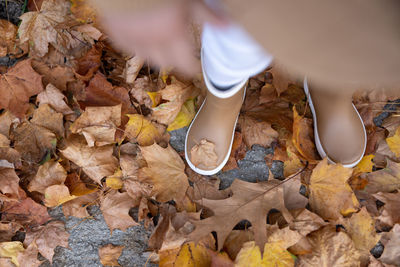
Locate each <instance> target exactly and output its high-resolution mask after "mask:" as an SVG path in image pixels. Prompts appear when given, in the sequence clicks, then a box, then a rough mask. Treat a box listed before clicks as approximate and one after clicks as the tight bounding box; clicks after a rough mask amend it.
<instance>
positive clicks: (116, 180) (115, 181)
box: [106, 169, 124, 190]
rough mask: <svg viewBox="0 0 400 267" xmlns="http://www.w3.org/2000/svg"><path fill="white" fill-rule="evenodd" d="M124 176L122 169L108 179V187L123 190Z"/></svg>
mask: <svg viewBox="0 0 400 267" xmlns="http://www.w3.org/2000/svg"><path fill="white" fill-rule="evenodd" d="M122 176H123V175H122V171H121V169H118V170H117V171H116V172H115V173H114V174H113V175H111V176H108V177H107V178H106V185H107V186H108V187H111V188H112V189H116V190H118V189H121V188H122V186H123V184H124V183H123V182H122V180H121V177H122Z"/></svg>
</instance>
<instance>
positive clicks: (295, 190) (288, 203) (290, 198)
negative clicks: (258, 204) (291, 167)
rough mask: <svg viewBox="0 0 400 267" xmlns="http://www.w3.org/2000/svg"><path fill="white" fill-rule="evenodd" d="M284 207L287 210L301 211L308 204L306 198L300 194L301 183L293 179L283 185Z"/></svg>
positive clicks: (295, 178) (297, 179) (298, 179)
mask: <svg viewBox="0 0 400 267" xmlns="http://www.w3.org/2000/svg"><path fill="white" fill-rule="evenodd" d="M282 186H283V194H284V201H285V207H286V208H287V209H288V210H293V209H302V208H305V207H306V205H307V204H308V198H306V197H305V196H303V195H301V194H300V187H301V181H300V178H299V177H294V178H292V179H290V180H289V181H287V182H285V183H284V184H283V185H282Z"/></svg>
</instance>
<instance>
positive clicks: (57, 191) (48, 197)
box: [44, 185, 76, 208]
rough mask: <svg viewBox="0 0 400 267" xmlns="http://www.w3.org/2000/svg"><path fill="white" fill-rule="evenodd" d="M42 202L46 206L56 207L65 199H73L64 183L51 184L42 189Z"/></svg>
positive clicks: (65, 200)
mask: <svg viewBox="0 0 400 267" xmlns="http://www.w3.org/2000/svg"><path fill="white" fill-rule="evenodd" d="M44 197H45V198H44V204H45V205H46V207H50V208H52V207H57V206H59V205H61V204H63V203H65V202H67V201H70V200H72V199H75V198H76V196H73V195H72V196H71V195H70V193H69V190H68V187H66V186H65V185H51V186H49V187H47V188H46V190H44Z"/></svg>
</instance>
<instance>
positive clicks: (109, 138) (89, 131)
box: [70, 105, 121, 147]
mask: <svg viewBox="0 0 400 267" xmlns="http://www.w3.org/2000/svg"><path fill="white" fill-rule="evenodd" d="M120 125H121V105H117V106H111V107H87V108H86V110H85V112H84V113H83V114H82V115H81V116H80V117H79V118H78V119H76V120H75V121H74V123H73V124H72V125H71V126H70V130H71V132H72V133H81V134H83V135H84V136H85V138H86V141H87V143H88V145H89V147H92V146H94V145H96V146H104V145H108V144H112V143H114V142H115V132H116V130H117V127H118V126H120Z"/></svg>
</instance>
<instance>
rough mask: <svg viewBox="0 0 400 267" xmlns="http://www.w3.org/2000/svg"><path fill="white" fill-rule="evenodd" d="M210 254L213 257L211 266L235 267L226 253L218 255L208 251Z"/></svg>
mask: <svg viewBox="0 0 400 267" xmlns="http://www.w3.org/2000/svg"><path fill="white" fill-rule="evenodd" d="M208 254H209V255H210V256H211V266H218V267H233V266H235V265H234V262H233V261H232V260H231V259H230V258H229V256H228V254H227V253H226V252H225V251H222V252H219V253H216V252H214V251H211V250H208Z"/></svg>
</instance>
